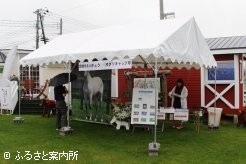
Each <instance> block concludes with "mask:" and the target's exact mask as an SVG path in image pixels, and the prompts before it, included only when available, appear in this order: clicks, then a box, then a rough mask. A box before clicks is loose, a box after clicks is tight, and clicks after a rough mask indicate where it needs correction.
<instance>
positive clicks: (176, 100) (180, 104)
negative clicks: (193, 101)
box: [168, 79, 188, 129]
mask: <svg viewBox="0 0 246 164" xmlns="http://www.w3.org/2000/svg"><path fill="white" fill-rule="evenodd" d="M168 95H169V96H170V97H171V98H172V104H171V107H173V108H175V109H187V96H188V89H187V88H186V87H185V86H184V81H183V79H178V80H177V83H176V86H174V87H173V89H172V90H171V91H170V92H169V94H168ZM183 127H184V123H183V122H181V123H180V125H178V126H177V125H176V121H173V128H177V129H182V128H183Z"/></svg>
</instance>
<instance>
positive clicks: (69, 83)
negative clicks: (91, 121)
mask: <svg viewBox="0 0 246 164" xmlns="http://www.w3.org/2000/svg"><path fill="white" fill-rule="evenodd" d="M70 69H71V61H69V62H68V89H69V90H68V110H67V126H68V127H70V126H69V111H70V108H71V102H70V97H71V82H70V78H71V71H70Z"/></svg>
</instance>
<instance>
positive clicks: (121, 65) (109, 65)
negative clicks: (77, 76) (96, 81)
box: [79, 59, 132, 71]
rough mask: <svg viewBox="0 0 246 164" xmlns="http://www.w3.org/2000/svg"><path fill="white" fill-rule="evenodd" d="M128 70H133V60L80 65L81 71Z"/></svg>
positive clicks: (104, 61)
mask: <svg viewBox="0 0 246 164" xmlns="http://www.w3.org/2000/svg"><path fill="white" fill-rule="evenodd" d="M126 68H132V60H131V59H122V60H112V61H107V60H103V61H93V62H80V63H79V71H93V70H107V69H126Z"/></svg>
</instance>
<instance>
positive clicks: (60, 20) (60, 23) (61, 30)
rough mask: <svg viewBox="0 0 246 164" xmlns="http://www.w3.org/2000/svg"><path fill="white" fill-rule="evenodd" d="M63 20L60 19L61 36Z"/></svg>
mask: <svg viewBox="0 0 246 164" xmlns="http://www.w3.org/2000/svg"><path fill="white" fill-rule="evenodd" d="M62 23H63V22H62V18H61V19H60V35H62Z"/></svg>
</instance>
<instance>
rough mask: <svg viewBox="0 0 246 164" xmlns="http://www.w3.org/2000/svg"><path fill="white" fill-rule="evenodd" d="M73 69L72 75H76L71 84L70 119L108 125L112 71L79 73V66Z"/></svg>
mask: <svg viewBox="0 0 246 164" xmlns="http://www.w3.org/2000/svg"><path fill="white" fill-rule="evenodd" d="M74 67H75V68H74V69H73V71H72V73H73V74H76V75H77V80H75V81H73V82H72V92H71V93H72V107H73V116H72V117H73V118H74V119H76V120H84V121H90V122H100V123H108V122H109V121H110V119H111V118H112V116H111V115H112V112H111V108H110V104H111V74H112V71H111V70H100V71H80V70H79V64H77V65H75V66H74Z"/></svg>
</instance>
